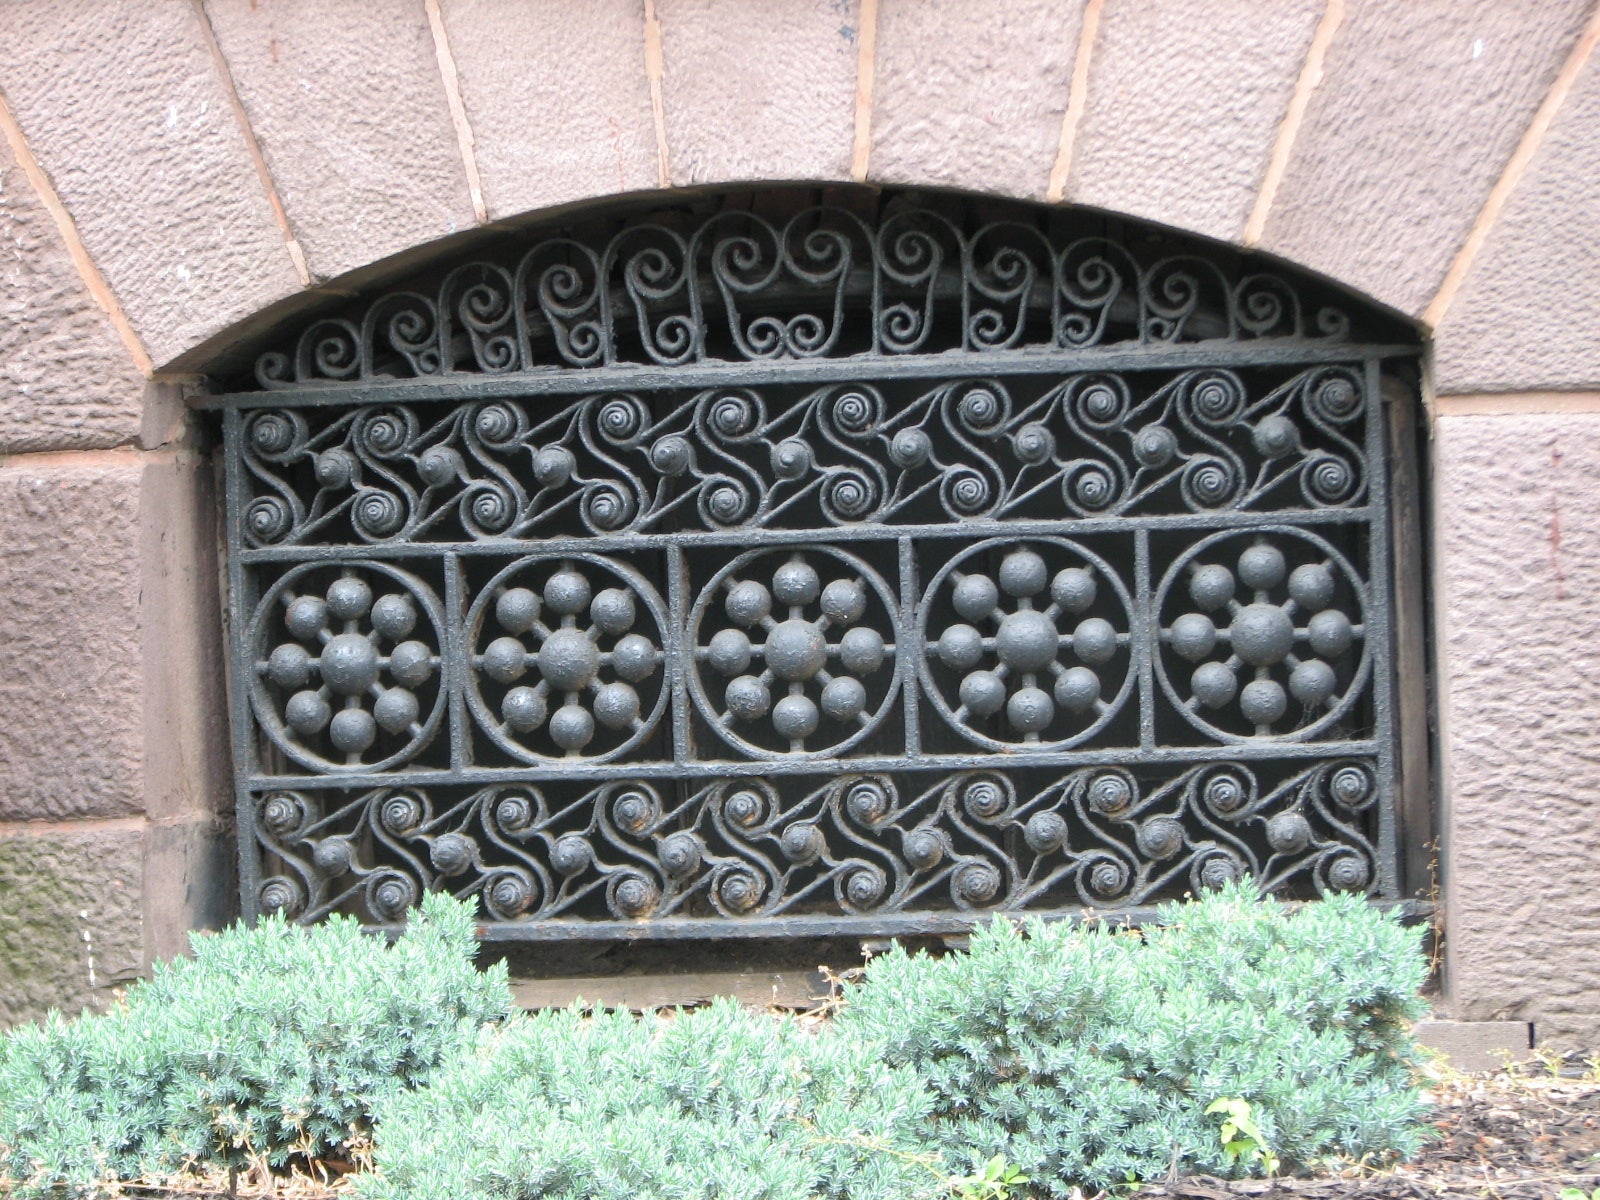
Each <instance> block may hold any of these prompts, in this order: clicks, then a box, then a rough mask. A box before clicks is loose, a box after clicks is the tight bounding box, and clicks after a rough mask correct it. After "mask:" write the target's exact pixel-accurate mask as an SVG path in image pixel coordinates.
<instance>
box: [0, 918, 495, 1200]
mask: <svg viewBox="0 0 1600 1200" xmlns="http://www.w3.org/2000/svg"><path fill="white" fill-rule="evenodd" d="M193 947H194V957H193V958H191V959H178V960H176V961H174V962H171V963H167V964H165V965H162V966H159V967H157V968H156V971H155V976H154V978H152V979H150V980H148V981H146V982H142V983H136V984H134V985H133V986H132V987H130V988H129V989H128V994H127V998H126V1001H125V1002H124V1003H123V1004H121V1005H119V1006H118V1007H116V1008H115V1009H113V1010H112V1011H111V1012H109V1013H107V1014H106V1015H104V1016H85V1017H81V1018H79V1019H77V1020H73V1021H64V1020H62V1019H61V1017H60V1016H59V1015H55V1014H53V1015H51V1016H50V1017H49V1018H48V1019H47V1020H46V1021H45V1022H44V1023H43V1024H41V1025H34V1026H25V1027H23V1028H20V1029H16V1030H13V1031H12V1032H10V1033H9V1034H6V1035H5V1036H4V1037H3V1038H0V1192H4V1191H5V1186H4V1180H5V1177H6V1176H9V1177H10V1182H11V1187H12V1188H13V1190H14V1191H15V1193H16V1194H17V1195H19V1196H29V1195H36V1194H38V1195H42V1194H45V1193H47V1192H52V1191H53V1190H54V1194H57V1195H59V1194H61V1193H62V1192H63V1191H64V1192H66V1193H68V1194H88V1193H89V1192H91V1191H93V1190H94V1189H95V1185H96V1183H97V1182H98V1181H102V1180H106V1179H111V1178H123V1179H131V1178H137V1177H139V1176H142V1175H165V1174H169V1173H172V1172H175V1171H179V1170H182V1169H184V1168H185V1167H186V1166H190V1165H193V1166H221V1165H233V1164H239V1163H242V1162H244V1161H246V1160H247V1159H249V1158H250V1157H252V1156H254V1155H258V1154H259V1155H264V1156H265V1157H266V1158H267V1159H268V1160H269V1161H270V1162H271V1163H272V1164H273V1165H275V1166H282V1165H284V1164H285V1163H287V1162H288V1161H289V1160H290V1159H291V1158H292V1157H294V1156H295V1155H304V1156H307V1157H312V1158H315V1157H322V1156H327V1155H330V1154H333V1153H336V1152H338V1151H339V1150H340V1149H341V1147H342V1146H343V1145H344V1144H345V1143H347V1142H348V1141H349V1140H350V1139H352V1138H354V1137H359V1136H364V1135H366V1134H367V1133H368V1129H369V1124H370V1112H371V1108H372V1105H373V1104H374V1103H375V1102H376V1101H378V1100H379V1099H380V1098H381V1097H383V1096H385V1095H388V1094H390V1093H392V1092H394V1091H397V1090H401V1089H405V1088H409V1087H414V1086H416V1085H417V1084H418V1083H419V1082H421V1080H422V1079H423V1077H424V1076H426V1075H427V1074H428V1073H429V1072H430V1071H431V1070H432V1069H433V1068H434V1067H436V1066H437V1065H438V1064H439V1063H440V1062H441V1061H442V1060H444V1059H446V1058H457V1057H459V1056H460V1055H462V1054H463V1053H465V1052H466V1050H467V1049H468V1048H469V1047H470V1046H471V1045H472V1042H473V1039H474V1038H475V1037H476V1036H477V1033H478V1030H479V1028H480V1026H481V1025H482V1024H483V1022H485V1021H487V1020H494V1019H498V1018H500V1017H503V1016H504V1015H505V1014H506V1013H507V1011H509V1009H510V1007H511V996H510V991H509V989H508V987H507V983H506V978H505V969H504V967H503V965H502V966H501V967H500V968H498V969H496V970H491V971H489V972H485V973H480V972H479V971H478V970H477V969H476V968H475V967H474V965H473V961H472V960H473V956H474V954H475V953H476V950H477V944H476V941H475V938H474V936H473V912H472V909H471V907H470V906H467V905H463V904H459V903H457V902H456V901H455V900H453V899H451V898H450V897H448V896H430V897H428V898H427V899H426V900H425V901H424V902H423V906H422V909H421V912H420V914H418V915H417V916H415V917H414V918H413V920H412V921H411V923H410V924H409V925H408V926H407V928H406V931H405V933H404V934H403V935H402V936H401V937H400V938H399V939H398V940H397V941H396V942H395V943H394V944H393V945H389V944H387V943H385V942H384V941H383V940H382V939H380V938H375V937H372V936H370V935H366V934H363V933H361V931H360V928H359V925H358V924H357V922H355V921H354V920H351V919H348V918H339V917H336V918H333V919H331V920H329V921H328V922H326V923H324V924H322V925H318V926H316V927H313V928H300V927H297V926H292V925H288V924H286V923H284V922H283V921H282V920H279V919H276V918H268V919H266V920H264V921H262V922H260V923H259V924H258V925H256V926H254V927H253V928H245V927H243V926H236V927H234V928H232V929H229V930H226V931H224V932H222V933H219V934H213V935H207V936H199V937H196V938H194V939H193Z"/></svg>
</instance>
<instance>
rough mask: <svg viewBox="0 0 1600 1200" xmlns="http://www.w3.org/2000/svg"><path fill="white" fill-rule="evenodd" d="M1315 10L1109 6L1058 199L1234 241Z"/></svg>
mask: <svg viewBox="0 0 1600 1200" xmlns="http://www.w3.org/2000/svg"><path fill="white" fill-rule="evenodd" d="M1323 7H1324V5H1323V3H1322V0H1293V2H1292V3H1278V4H1266V5H1263V4H1258V3H1254V2H1253V0H1223V2H1221V3H1217V2H1215V0H1209V2H1208V0H1154V2H1150V0H1141V2H1140V3H1133V4H1118V3H1111V4H1108V5H1106V7H1105V9H1104V13H1103V15H1102V17H1101V19H1100V33H1099V37H1098V38H1097V39H1096V41H1095V46H1094V57H1093V59H1092V60H1091V63H1090V70H1089V92H1088V103H1087V105H1086V107H1085V108H1084V113H1083V118H1082V122H1081V123H1080V125H1079V126H1078V135H1077V141H1076V144H1075V147H1074V153H1073V167H1072V177H1071V180H1070V181H1069V184H1068V189H1067V198H1068V199H1069V200H1074V201H1077V202H1078V203H1080V204H1093V205H1097V206H1099V207H1101V208H1108V209H1111V210H1113V211H1115V212H1124V213H1130V214H1132V215H1134V216H1139V217H1148V218H1149V219H1150V220H1153V221H1161V222H1164V223H1165V224H1168V225H1173V226H1177V227H1179V228H1182V229H1189V230H1193V231H1194V232H1196V233H1203V234H1205V235H1206V236H1208V237H1214V238H1222V239H1225V240H1234V241H1237V240H1238V238H1239V236H1240V234H1242V233H1243V232H1244V226H1245V222H1246V221H1248V220H1249V219H1250V212H1251V209H1252V208H1253V207H1254V205H1255V201H1256V194H1257V192H1258V191H1259V190H1260V187H1261V180H1262V177H1263V176H1264V175H1265V174H1266V169H1267V161H1268V159H1269V158H1270V157H1271V155H1272V148H1273V144H1274V142H1275V140H1276V138H1277V133H1278V126H1279V124H1280V122H1281V121H1282V120H1283V115H1284V113H1285V111H1286V110H1287V109H1288V107H1289V101H1290V99H1291V97H1292V96H1293V95H1294V86H1295V81H1296V79H1297V78H1298V77H1299V74H1300V68H1301V66H1302V65H1303V64H1304V62H1305V57H1306V51H1307V49H1308V48H1309V47H1310V45H1311V36H1312V34H1313V33H1314V32H1315V30H1316V27H1317V22H1318V20H1319V18H1320V17H1321V16H1322V12H1323Z"/></svg>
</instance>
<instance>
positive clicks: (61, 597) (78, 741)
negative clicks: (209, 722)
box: [0, 455, 144, 908]
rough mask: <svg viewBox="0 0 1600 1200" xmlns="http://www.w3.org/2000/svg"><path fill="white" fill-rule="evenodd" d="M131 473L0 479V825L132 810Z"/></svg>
mask: <svg viewBox="0 0 1600 1200" xmlns="http://www.w3.org/2000/svg"><path fill="white" fill-rule="evenodd" d="M140 474H141V468H140V465H139V463H138V461H137V459H135V458H133V456H131V455H130V456H129V457H128V459H127V461H126V462H125V463H118V462H115V461H113V462H112V463H110V464H106V465H99V466H92V467H47V468H42V469H41V468H28V467H26V466H21V467H19V466H11V467H4V468H0V628H3V629H4V630H5V631H6V633H5V637H4V638H0V821H3V820H11V821H17V820H70V819H75V818H84V817H112V816H123V815H127V814H131V813H137V812H139V811H141V810H142V808H143V804H144V778H143V750H144V712H143V705H142V700H143V679H142V675H141V671H140V645H139V589H140V553H139V498H140V487H139V484H140ZM3 907H5V906H4V905H3V904H0V908H3Z"/></svg>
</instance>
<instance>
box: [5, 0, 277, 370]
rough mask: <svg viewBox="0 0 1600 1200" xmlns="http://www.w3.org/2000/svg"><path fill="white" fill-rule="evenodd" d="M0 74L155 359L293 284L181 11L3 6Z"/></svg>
mask: <svg viewBox="0 0 1600 1200" xmlns="http://www.w3.org/2000/svg"><path fill="white" fill-rule="evenodd" d="M0 64H3V65H0V89H3V90H4V92H5V96H6V100H7V101H8V102H9V103H10V105H11V108H12V110H13V112H14V113H15V114H16V117H17V121H18V123H19V124H20V125H21V126H22V130H23V132H24V133H25V134H26V135H27V138H28V144H29V146H30V147H31V148H32V150H33V152H34V155H35V157H37V158H38V160H39V162H40V165H41V166H43V168H44V169H45V171H46V172H47V173H48V174H49V176H50V179H51V181H52V182H53V183H54V185H55V188H56V191H57V192H58V193H59V194H60V196H61V199H62V202H63V203H64V204H65V205H66V206H67V209H68V210H69V211H70V212H71V213H72V216H73V219H74V220H75V221H76V222H77V226H78V231H79V233H80V234H81V235H82V237H83V242H84V245H85V246H86V247H87V248H88V250H89V253H90V254H91V255H92V256H93V257H94V260H95V263H96V264H97V265H98V266H99V268H100V270H101V271H102V272H103V273H104V275H105V277H106V280H107V282H108V283H110V285H111V288H112V290H113V291H114V292H115V293H116V295H117V299H118V301H119V302H120V303H121V304H122V307H123V308H124V310H126V312H127V314H128V318H129V320H130V321H132V323H133V326H134V328H135V329H136V330H138V332H139V334H140V336H141V337H142V338H143V339H144V343H145V346H146V347H147V348H148V350H149V351H150V356H151V357H152V358H153V359H154V360H155V361H156V363H157V364H158V365H159V364H162V363H164V362H166V361H167V360H168V359H170V358H172V357H174V356H175V355H177V354H178V353H179V352H181V351H183V350H186V349H188V348H189V347H191V346H194V345H196V344H197V343H199V342H201V341H203V340H205V339H206V338H207V337H210V336H211V335H212V334H214V333H216V332H218V331H219V330H221V329H224V328H226V327H227V326H228V325H230V324H232V323H233V322H234V321H237V320H239V319H240V318H242V317H245V316H247V315H249V314H250V313H253V312H255V311H256V310H257V309H260V308H262V307H264V306H266V305H267V304H269V303H271V302H272V301H274V300H277V299H279V298H280V297H282V296H285V295H288V294H290V293H292V292H294V291H296V290H297V289H298V288H299V280H298V279H297V278H296V276H295V274H294V269H293V264H292V263H291V261H290V258H289V255H288V253H287V252H286V250H285V249H284V244H283V236H282V234H281V232H280V231H279V229H278V226H277V224H276V223H275V222H274V220H273V217H272V209H271V207H270V205H269V204H268V202H267V197H266V193H265V192H264V191H263V189H262V187H261V181H260V179H259V178H258V177H257V175H256V172H255V168H254V166H253V165H252V164H251V160H250V155H249V152H248V149H247V147H246V144H245V141H244V136H243V134H242V133H241V132H240V130H239V127H238V124H237V122H236V121H235V119H234V115H233V110H232V108H231V107H230V106H229V102H228V97H227V93H226V91H225V89H224V87H223V83H222V80H221V78H220V77H219V76H218V74H217V72H216V70H215V64H214V62H213V60H212V57H211V53H210V51H209V50H208V49H207V47H206V44H205V41H204V37H203V31H202V29H201V27H200V25H199V18H198V16H197V14H196V11H195V9H194V7H193V6H191V5H189V4H180V3H173V2H172V0H115V2H107V3H103V4H30V3H26V2H25V0H0Z"/></svg>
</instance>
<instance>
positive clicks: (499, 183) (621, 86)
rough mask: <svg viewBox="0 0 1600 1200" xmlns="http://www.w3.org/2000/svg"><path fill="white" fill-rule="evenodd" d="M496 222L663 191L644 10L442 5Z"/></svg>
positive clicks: (462, 0)
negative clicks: (589, 200)
mask: <svg viewBox="0 0 1600 1200" xmlns="http://www.w3.org/2000/svg"><path fill="white" fill-rule="evenodd" d="M441 10H442V12H443V14H444V24H445V30H446V33H447V34H448V36H449V38H450V50H451V53H452V54H453V55H454V56H455V61H456V71H457V74H458V75H459V77H460V83H461V99H462V104H463V105H464V106H465V108H466V112H467V119H468V120H469V121H470V122H471V124H472V134H473V138H474V141H475V144H476V147H477V159H478V171H479V174H480V175H481V176H482V178H483V194H484V200H485V202H486V204H487V206H488V209H489V215H490V216H491V217H493V218H500V217H509V216H513V215H515V214H517V213H521V212H526V211H528V210H529V209H535V208H543V207H546V206H549V205H554V204H564V203H567V202H568V201H572V200H578V199H583V198H586V197H589V196H603V195H607V194H609V193H612V192H627V191H633V190H635V189H639V188H653V187H655V186H656V185H657V183H658V182H659V174H660V173H659V170H658V167H657V155H656V135H655V123H654V118H653V117H652V115H651V111H650V83H649V80H648V79H647V78H646V77H645V70H644V3H643V0H588V2H586V3H583V4H572V3H570V2H569V0H444V2H443V3H442V4H441Z"/></svg>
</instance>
